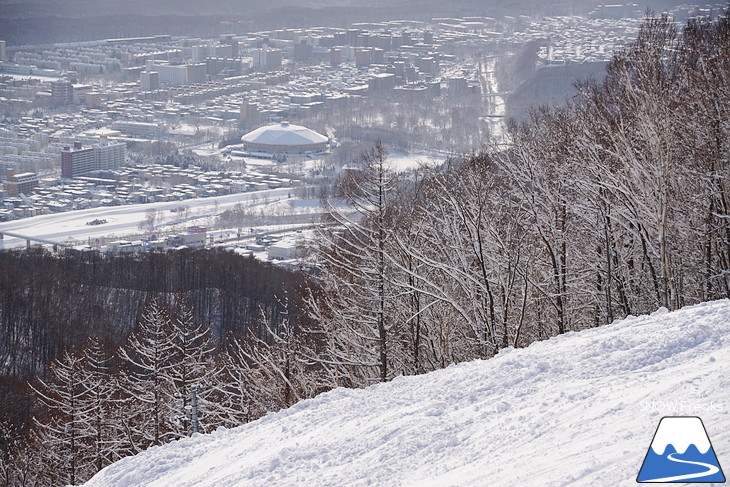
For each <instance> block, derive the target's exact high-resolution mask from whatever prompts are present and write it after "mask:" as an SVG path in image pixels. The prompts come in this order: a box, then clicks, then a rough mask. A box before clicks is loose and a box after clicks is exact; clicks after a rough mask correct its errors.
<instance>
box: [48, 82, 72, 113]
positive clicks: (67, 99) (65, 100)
mask: <svg viewBox="0 0 730 487" xmlns="http://www.w3.org/2000/svg"><path fill="white" fill-rule="evenodd" d="M51 98H52V99H53V104H54V105H59V106H61V105H70V104H72V103H73V101H74V87H73V85H72V84H71V82H70V81H68V80H65V79H59V80H56V81H54V82H52V83H51Z"/></svg>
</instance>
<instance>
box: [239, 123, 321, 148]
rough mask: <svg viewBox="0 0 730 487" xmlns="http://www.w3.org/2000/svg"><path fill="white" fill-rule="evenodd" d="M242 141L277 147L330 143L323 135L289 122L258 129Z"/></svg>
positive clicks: (245, 136)
mask: <svg viewBox="0 0 730 487" xmlns="http://www.w3.org/2000/svg"><path fill="white" fill-rule="evenodd" d="M241 140H242V141H243V142H245V143H251V144H261V145H276V146H281V145H287V146H297V145H311V144H325V143H327V141H328V139H327V137H325V136H324V135H322V134H319V133H317V132H315V131H313V130H310V129H308V128H306V127H302V126H301V125H292V124H289V123H287V122H281V123H278V124H274V125H266V126H265V127H260V128H257V129H256V130H254V131H252V132H249V133H247V134H246V135H244V136H243V137H241Z"/></svg>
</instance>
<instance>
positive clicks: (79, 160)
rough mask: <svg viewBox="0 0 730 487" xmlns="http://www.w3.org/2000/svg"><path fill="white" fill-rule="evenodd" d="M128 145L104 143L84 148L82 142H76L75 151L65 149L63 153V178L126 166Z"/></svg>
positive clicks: (68, 148)
mask: <svg viewBox="0 0 730 487" xmlns="http://www.w3.org/2000/svg"><path fill="white" fill-rule="evenodd" d="M125 155H126V145H125V144H124V143H123V142H118V143H103V144H100V145H96V146H93V147H88V148H84V147H83V145H82V144H81V142H74V147H73V149H72V148H70V147H64V148H63V150H62V151H61V177H62V178H75V177H78V176H85V175H87V174H89V173H91V172H93V171H100V170H110V169H116V168H118V167H120V166H122V165H123V164H124V160H125Z"/></svg>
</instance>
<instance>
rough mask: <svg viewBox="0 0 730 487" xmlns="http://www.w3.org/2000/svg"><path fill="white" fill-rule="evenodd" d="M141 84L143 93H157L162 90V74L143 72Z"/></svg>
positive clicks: (140, 79)
mask: <svg viewBox="0 0 730 487" xmlns="http://www.w3.org/2000/svg"><path fill="white" fill-rule="evenodd" d="M139 84H140V88H142V91H157V90H159V89H160V73H158V72H157V71H142V72H141V73H140V74H139Z"/></svg>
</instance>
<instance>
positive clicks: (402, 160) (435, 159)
mask: <svg viewBox="0 0 730 487" xmlns="http://www.w3.org/2000/svg"><path fill="white" fill-rule="evenodd" d="M445 160H446V156H445V155H442V154H438V153H435V152H433V153H403V152H394V153H391V154H388V163H389V164H390V167H392V168H393V169H394V170H395V171H396V172H399V173H400V172H405V171H410V170H413V169H418V168H419V167H422V166H425V167H435V166H438V165H439V164H443V162H444V161H445Z"/></svg>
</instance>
